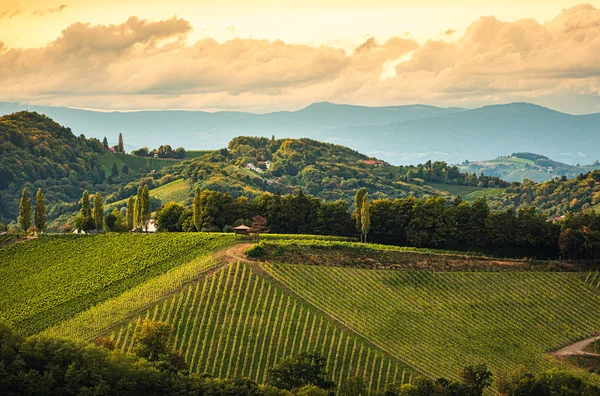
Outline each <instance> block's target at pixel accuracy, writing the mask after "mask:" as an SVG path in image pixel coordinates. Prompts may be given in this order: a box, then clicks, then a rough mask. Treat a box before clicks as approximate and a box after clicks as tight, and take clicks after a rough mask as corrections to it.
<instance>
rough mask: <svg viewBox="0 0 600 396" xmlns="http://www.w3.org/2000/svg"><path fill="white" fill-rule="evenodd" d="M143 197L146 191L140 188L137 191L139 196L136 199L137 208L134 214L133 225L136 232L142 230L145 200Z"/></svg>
mask: <svg viewBox="0 0 600 396" xmlns="http://www.w3.org/2000/svg"><path fill="white" fill-rule="evenodd" d="M143 195H144V189H143V188H142V187H141V186H140V187H138V190H137V196H136V198H135V208H134V213H133V225H134V228H135V229H136V230H137V229H140V228H142V206H143V202H142V201H143V199H144V198H143Z"/></svg>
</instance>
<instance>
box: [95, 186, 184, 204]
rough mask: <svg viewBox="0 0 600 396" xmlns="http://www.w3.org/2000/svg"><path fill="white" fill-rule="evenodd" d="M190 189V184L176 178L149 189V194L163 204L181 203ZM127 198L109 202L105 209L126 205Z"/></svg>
mask: <svg viewBox="0 0 600 396" xmlns="http://www.w3.org/2000/svg"><path fill="white" fill-rule="evenodd" d="M191 191H192V186H190V185H189V184H188V183H187V182H186V181H185V180H184V179H178V180H175V181H172V182H170V183H167V184H164V185H162V186H160V187H157V188H153V189H151V190H150V196H151V197H154V198H158V199H160V200H161V201H162V203H163V204H165V203H168V202H170V201H175V202H177V203H181V204H182V203H184V202H185V201H186V200H187V199H188V198H189V196H190V192H191ZM128 200H129V198H126V199H122V200H120V201H115V202H111V203H109V204H107V205H105V207H106V209H110V208H120V207H122V206H126V205H127V201H128Z"/></svg>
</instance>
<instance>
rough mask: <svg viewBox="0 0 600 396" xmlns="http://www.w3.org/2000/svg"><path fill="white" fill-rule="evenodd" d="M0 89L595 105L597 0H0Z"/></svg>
mask: <svg viewBox="0 0 600 396" xmlns="http://www.w3.org/2000/svg"><path fill="white" fill-rule="evenodd" d="M498 3H500V4H498ZM0 101H5V102H7V101H10V102H22V103H27V104H37V105H52V106H68V107H76V108H88V109H98V110H125V111H127V110H141V109H189V110H209V111H216V110H241V111H252V112H260V113H262V112H268V111H275V110H295V109H299V108H302V107H304V106H307V105H309V104H310V103H313V102H322V101H330V102H335V103H350V104H360V105H368V106H387V105H403V104H414V103H423V104H430V105H436V106H442V107H453V106H457V107H468V108H474V107H480V106H485V105H491V104H498V103H507V102H515V101H525V102H532V103H536V104H540V105H543V106H547V107H550V108H553V109H556V110H559V111H564V112H568V113H572V114H585V113H592V112H600V0H598V1H590V2H589V3H586V4H580V3H579V2H577V1H569V0H563V1H556V0H545V1H542V0H532V1H528V0H519V1H516V0H504V1H502V2H499V1H497V0H496V1H490V0H455V1H453V2H451V5H450V2H448V1H442V0H420V1H417V0H369V1H364V0H332V1H326V0H320V1H317V0H304V1H296V0H294V1H290V0H278V1H277V0H233V1H224V0H201V1H191V0H170V1H164V0H161V1H158V0H118V1H117V0H103V1H96V0H77V1H72V0H56V1H55V0H28V1H12V0H0Z"/></svg>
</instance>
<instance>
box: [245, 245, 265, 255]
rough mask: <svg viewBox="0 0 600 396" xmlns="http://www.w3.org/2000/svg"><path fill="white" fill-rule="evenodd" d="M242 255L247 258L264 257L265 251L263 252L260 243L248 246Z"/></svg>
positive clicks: (263, 248) (263, 249)
mask: <svg viewBox="0 0 600 396" xmlns="http://www.w3.org/2000/svg"><path fill="white" fill-rule="evenodd" d="M244 254H246V256H248V257H254V258H258V257H264V256H266V255H267V251H266V250H265V247H264V246H263V245H262V244H261V243H259V244H257V245H252V246H250V247H249V248H248V249H246V250H245V251H244Z"/></svg>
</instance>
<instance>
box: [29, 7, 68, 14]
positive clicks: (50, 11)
mask: <svg viewBox="0 0 600 396" xmlns="http://www.w3.org/2000/svg"><path fill="white" fill-rule="evenodd" d="M65 8H67V5H66V4H62V5H60V6H58V7H55V8H44V9H39V10H35V11H33V12H32V13H31V15H37V16H44V15H47V14H55V13H58V12H62V11H63V10H64V9H65Z"/></svg>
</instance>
